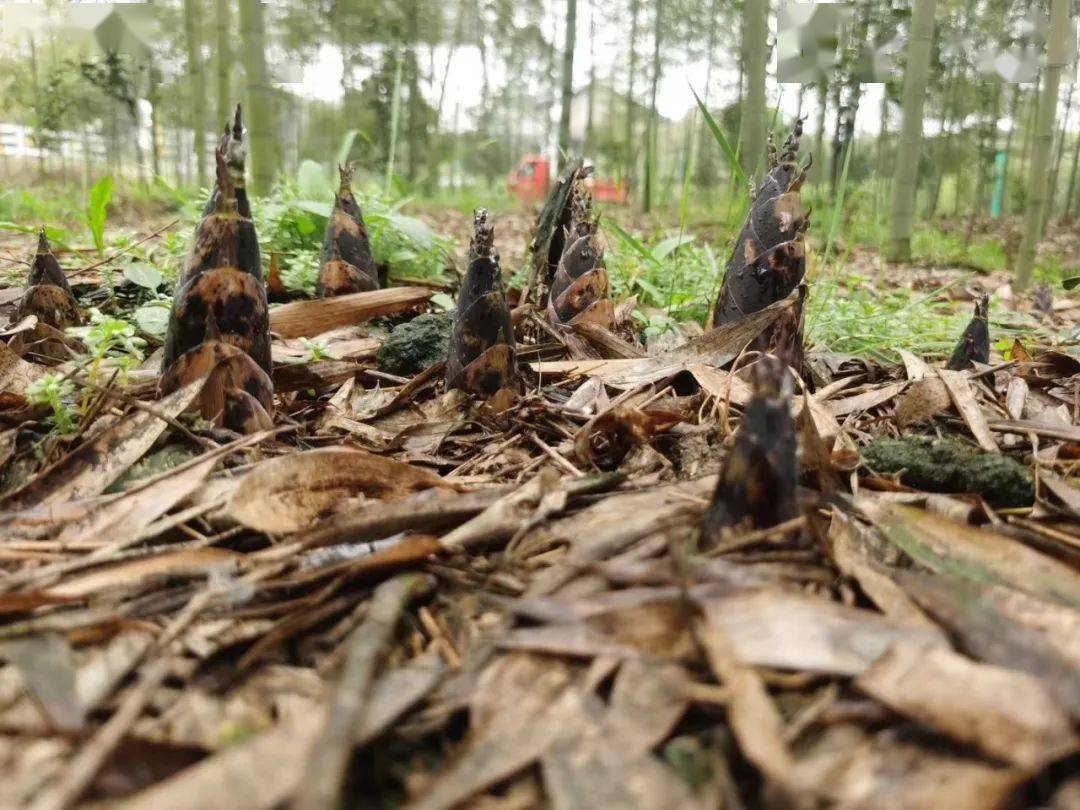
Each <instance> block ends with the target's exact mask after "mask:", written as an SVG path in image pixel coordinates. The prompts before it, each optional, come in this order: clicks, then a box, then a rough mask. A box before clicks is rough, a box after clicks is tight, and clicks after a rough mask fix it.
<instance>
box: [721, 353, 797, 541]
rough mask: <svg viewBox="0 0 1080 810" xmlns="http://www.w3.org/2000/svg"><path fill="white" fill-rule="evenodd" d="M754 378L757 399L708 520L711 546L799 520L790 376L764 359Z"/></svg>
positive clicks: (773, 361) (750, 407) (751, 404)
mask: <svg viewBox="0 0 1080 810" xmlns="http://www.w3.org/2000/svg"><path fill="white" fill-rule="evenodd" d="M754 372H755V375H754V396H753V398H752V399H751V400H750V402H749V403H748V404H747V406H746V413H745V414H744V416H743V422H742V425H741V426H740V427H739V431H738V433H737V434H736V435H735V443H734V445H733V446H732V448H731V452H730V454H729V455H728V457H727V459H726V460H725V463H724V467H723V469H722V470H721V472H720V478H719V479H718V480H717V482H716V490H715V492H714V493H713V497H712V502H711V503H710V505H709V509H708V512H706V514H705V521H704V524H703V527H702V530H703V533H704V537H705V539H706V541H707V542H715V541H716V540H717V539H719V537H720V536H721V535H722V534H723V533H724V532H725V530H731V529H747V530H754V529H767V528H769V527H770V526H775V525H777V524H778V523H783V522H784V521H786V520H790V519H791V518H794V517H796V516H797V515H798V514H799V506H798V501H797V498H796V494H797V485H798V480H797V466H796V459H795V451H796V446H797V445H796V438H795V436H796V434H795V425H794V423H793V422H792V420H791V409H790V407H789V399H790V395H791V375H790V374H788V371H787V367H786V364H785V363H784V362H782V361H781V360H779V359H777V358H776V357H773V356H771V355H766V356H764V357H762V359H761V360H760V361H759V362H758V363H757V365H756V366H755V367H754Z"/></svg>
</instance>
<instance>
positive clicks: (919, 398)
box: [896, 371, 952, 429]
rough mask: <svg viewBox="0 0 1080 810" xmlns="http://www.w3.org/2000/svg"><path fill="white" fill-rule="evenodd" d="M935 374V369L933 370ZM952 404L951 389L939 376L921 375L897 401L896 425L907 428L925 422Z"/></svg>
mask: <svg viewBox="0 0 1080 810" xmlns="http://www.w3.org/2000/svg"><path fill="white" fill-rule="evenodd" d="M931 374H933V371H931ZM951 405H952V398H951V397H950V396H949V389H948V388H946V387H945V383H944V382H943V381H942V380H941V379H940V378H938V377H937V376H928V377H920V378H918V379H917V380H916V381H915V382H913V383H912V384H911V385H910V386H909V387H908V389H907V390H906V391H905V392H904V393H903V394H902V395H901V397H900V400H899V401H898V402H897V403H896V426H897V427H899V428H901V429H902V428H905V427H907V426H908V425H914V424H916V423H918V422H925V421H926V420H927V419H930V418H932V417H934V416H937V415H938V414H939V413H942V412H944V411H946V410H948V408H949V407H950V406H951Z"/></svg>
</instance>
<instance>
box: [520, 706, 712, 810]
mask: <svg viewBox="0 0 1080 810" xmlns="http://www.w3.org/2000/svg"><path fill="white" fill-rule="evenodd" d="M572 697H573V698H576V699H577V700H576V703H575V702H574V700H572V699H571V698H572ZM600 703H601V702H600V701H599V700H598V699H596V698H594V697H591V696H588V695H580V694H576V693H569V694H568V695H567V700H566V701H563V702H560V703H559V704H558V705H557V709H558V710H559V711H561V712H562V713H563V718H562V719H563V722H562V728H561V731H560V733H559V734H558V735H557V737H556V738H555V739H554V740H553V741H552V742H551V744H550V746H549V747H548V749H547V750H546V751H545V752H544V754H543V755H542V756H541V758H540V765H541V770H542V772H543V777H544V787H545V788H546V791H547V794H548V797H549V799H550V802H551V806H552V807H553V808H556V810H592V808H598V807H619V808H627V810H632V809H633V808H640V810H651V808H656V807H665V806H671V807H679V808H687V810H694V809H695V808H702V805H701V804H700V803H699V802H698V801H696V800H695V798H694V796H693V795H692V794H691V793H690V790H689V789H688V788H687V786H686V785H685V783H683V782H682V781H680V780H679V778H678V777H677V776H676V773H675V771H674V770H673V769H671V768H670V767H668V766H667V765H664V764H663V763H661V762H660V760H658V759H657V758H656V757H654V756H653V755H652V754H651V753H650V752H649V750H648V749H647V748H646V749H642V748H639V747H637V746H634V745H627V744H626V741H625V740H624V739H622V738H621V737H620V736H619V728H618V727H615V728H613V727H611V726H610V725H609V724H608V723H607V722H606V721H607V718H606V717H605V716H604V715H603V714H602V708H601V705H600ZM702 810H703V808H702Z"/></svg>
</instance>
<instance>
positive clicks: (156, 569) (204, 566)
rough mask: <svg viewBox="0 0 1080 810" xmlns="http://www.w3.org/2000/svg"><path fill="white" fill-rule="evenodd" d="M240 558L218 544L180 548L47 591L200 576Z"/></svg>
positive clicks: (69, 593) (83, 591) (98, 589)
mask: <svg viewBox="0 0 1080 810" xmlns="http://www.w3.org/2000/svg"><path fill="white" fill-rule="evenodd" d="M241 559H243V555H241V554H237V553H236V552H234V551H228V550H226V549H221V548H194V549H184V550H182V551H173V552H169V553H166V554H159V555H157V556H155V557H147V558H145V559H141V560H132V561H131V562H124V563H118V564H116V565H111V566H106V567H104V568H101V569H99V570H97V571H94V572H92V573H90V574H85V575H83V576H79V577H74V578H72V579H69V580H66V581H64V582H61V583H60V584H59V585H54V586H53V587H51V588H50V589H49V590H48V593H50V594H52V595H54V596H63V597H73V596H90V595H92V594H99V593H102V592H103V591H108V590H111V589H113V588H123V587H129V586H135V585H140V584H142V583H144V582H146V581H148V580H152V579H155V578H164V577H169V578H175V577H188V578H192V579H202V578H205V577H206V576H208V575H209V574H210V572H211V571H213V570H214V569H221V568H231V567H233V566H235V564H236V563H237V562H238V561H239V560H241Z"/></svg>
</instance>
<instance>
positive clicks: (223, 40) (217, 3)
mask: <svg viewBox="0 0 1080 810" xmlns="http://www.w3.org/2000/svg"><path fill="white" fill-rule="evenodd" d="M214 42H215V44H214V64H215V66H216V70H215V71H214V76H215V80H216V85H217V87H216V90H217V105H216V108H215V110H214V115H215V116H216V117H217V126H219V127H220V126H223V125H224V122H225V121H227V120H228V119H229V115H230V114H231V113H232V109H233V105H234V104H235V103H236V100H235V99H234V98H233V97H232V81H231V78H230V76H229V72H230V71H231V70H232V66H233V59H234V53H233V44H232V11H231V9H230V2H229V0H214Z"/></svg>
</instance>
